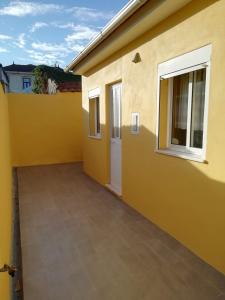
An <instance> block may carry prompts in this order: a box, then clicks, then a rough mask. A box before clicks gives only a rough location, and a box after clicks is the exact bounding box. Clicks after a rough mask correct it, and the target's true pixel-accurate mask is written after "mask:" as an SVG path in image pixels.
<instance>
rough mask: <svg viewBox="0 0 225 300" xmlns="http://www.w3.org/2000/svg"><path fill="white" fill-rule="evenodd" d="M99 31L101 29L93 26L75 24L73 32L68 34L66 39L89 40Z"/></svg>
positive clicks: (69, 40) (70, 40)
mask: <svg viewBox="0 0 225 300" xmlns="http://www.w3.org/2000/svg"><path fill="white" fill-rule="evenodd" d="M98 33H99V31H97V30H96V29H93V28H91V27H88V26H82V25H77V26H74V28H73V33H72V34H69V35H67V37H66V38H65V41H66V42H74V41H82V40H86V41H89V40H91V39H92V38H93V37H94V36H95V35H97V34H98Z"/></svg>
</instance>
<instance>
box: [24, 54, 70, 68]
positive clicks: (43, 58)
mask: <svg viewBox="0 0 225 300" xmlns="http://www.w3.org/2000/svg"><path fill="white" fill-rule="evenodd" d="M26 52H27V53H28V55H29V57H30V58H31V59H32V60H33V62H34V63H35V64H39V65H40V64H44V65H54V64H55V63H57V64H59V63H60V64H63V65H64V64H65V62H64V60H62V57H60V55H59V53H45V54H43V52H40V51H35V50H26Z"/></svg>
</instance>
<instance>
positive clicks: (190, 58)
mask: <svg viewBox="0 0 225 300" xmlns="http://www.w3.org/2000/svg"><path fill="white" fill-rule="evenodd" d="M211 52H212V45H211V44H210V45H207V46H204V47H202V48H199V49H196V50H193V51H191V52H188V53H185V54H183V55H180V56H178V57H175V58H172V59H170V60H168V61H166V62H163V63H161V64H159V65H158V74H159V76H160V77H161V76H162V77H163V78H167V77H166V76H167V74H170V73H176V72H178V71H179V70H184V69H188V68H192V67H193V66H196V67H197V66H198V65H201V64H204V63H207V62H208V61H210V59H211ZM184 73H189V70H186V71H185V72H184ZM177 75H179V74H175V75H172V76H171V77H173V76H177Z"/></svg>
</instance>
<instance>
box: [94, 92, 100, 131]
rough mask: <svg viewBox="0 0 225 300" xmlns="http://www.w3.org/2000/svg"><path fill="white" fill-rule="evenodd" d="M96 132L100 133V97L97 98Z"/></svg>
mask: <svg viewBox="0 0 225 300" xmlns="http://www.w3.org/2000/svg"><path fill="white" fill-rule="evenodd" d="M95 101H96V133H97V134H100V108H99V98H96V100H95Z"/></svg>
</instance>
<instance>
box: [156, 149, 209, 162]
mask: <svg viewBox="0 0 225 300" xmlns="http://www.w3.org/2000/svg"><path fill="white" fill-rule="evenodd" d="M155 152H156V153H160V154H164V155H170V156H174V157H178V158H183V159H187V160H193V161H197V162H200V163H204V162H206V160H205V159H204V157H203V156H198V155H195V154H192V153H187V152H181V151H178V150H177V151H176V150H171V149H155Z"/></svg>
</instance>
